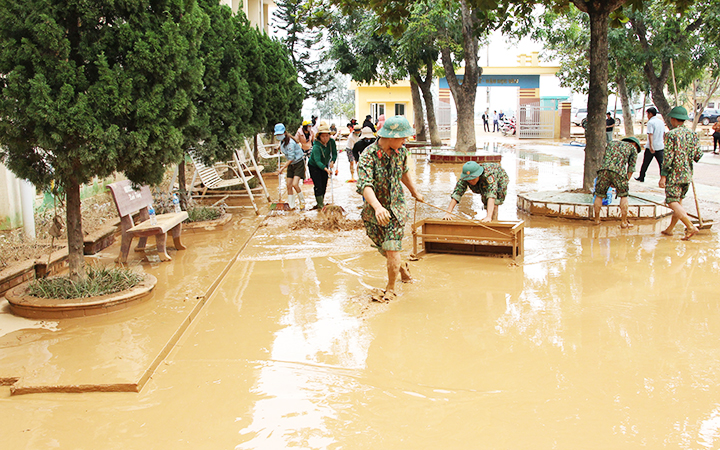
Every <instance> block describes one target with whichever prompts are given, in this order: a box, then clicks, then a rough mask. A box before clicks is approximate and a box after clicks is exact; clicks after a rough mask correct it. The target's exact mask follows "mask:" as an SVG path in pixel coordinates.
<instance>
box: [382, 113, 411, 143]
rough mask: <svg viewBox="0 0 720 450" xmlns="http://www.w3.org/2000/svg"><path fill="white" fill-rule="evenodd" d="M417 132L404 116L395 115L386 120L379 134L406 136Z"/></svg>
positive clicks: (384, 136) (389, 136)
mask: <svg viewBox="0 0 720 450" xmlns="http://www.w3.org/2000/svg"><path fill="white" fill-rule="evenodd" d="M413 134H415V131H414V130H413V128H412V127H411V126H410V122H408V120H407V119H406V118H404V117H403V116H393V117H391V118H389V119H387V120H386V121H385V123H384V124H383V126H382V128H380V131H378V133H377V135H378V136H380V137H383V138H390V139H394V138H406V137H410V136H412V135H413Z"/></svg>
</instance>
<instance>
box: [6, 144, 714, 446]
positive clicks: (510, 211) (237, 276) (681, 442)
mask: <svg viewBox="0 0 720 450" xmlns="http://www.w3.org/2000/svg"><path fill="white" fill-rule="evenodd" d="M556 150H557V152H558V155H559V156H556V157H553V156H552V154H553V149H552V148H547V149H544V148H539V149H535V150H533V149H531V148H524V147H511V146H502V145H495V146H491V147H490V148H489V151H494V152H499V153H502V155H503V166H504V167H505V169H506V170H507V172H508V174H509V176H510V179H511V183H510V189H509V192H508V196H507V199H506V202H505V205H503V206H501V208H500V218H501V219H505V220H516V219H518V218H520V219H525V220H526V234H525V255H524V257H523V258H520V259H518V260H516V261H512V260H510V259H506V258H482V257H474V256H458V255H440V254H431V255H428V256H426V257H423V258H421V259H420V260H419V261H416V262H412V263H411V271H412V274H413V277H414V281H413V282H412V283H409V284H404V285H402V286H400V288H399V294H400V296H399V297H398V299H397V300H396V301H394V302H392V303H389V304H378V303H373V302H371V301H370V294H371V292H372V290H373V289H375V288H378V287H382V286H383V285H384V281H385V277H386V272H385V266H384V259H383V258H382V257H381V256H380V255H379V254H378V253H377V252H376V251H375V250H373V249H372V248H371V247H370V246H369V241H368V239H367V238H366V236H365V232H364V230H363V229H362V228H360V229H350V230H342V231H334V230H326V229H314V228H312V227H299V228H297V229H293V227H292V225H293V224H294V223H296V222H297V221H298V220H303V218H306V219H313V218H315V219H317V217H316V214H317V213H316V212H306V213H298V212H283V213H279V214H273V215H271V216H269V217H267V218H266V219H265V220H264V223H263V225H262V226H260V227H258V228H257V230H256V231H254V234H253V235H252V238H251V239H250V240H249V241H248V242H247V245H245V246H244V247H243V249H242V251H241V252H240V253H239V255H238V256H237V259H236V260H235V262H234V264H232V266H231V267H230V269H229V271H228V272H227V275H226V276H225V277H224V278H223V279H222V281H220V283H219V285H218V287H217V289H216V290H215V292H214V294H213V295H212V297H211V298H209V299H208V301H207V303H206V304H205V306H204V307H203V308H202V310H201V311H200V312H199V314H198V315H197V317H196V318H195V320H194V321H193V322H192V324H191V325H190V327H189V328H188V329H187V331H186V332H185V333H184V334H183V335H182V337H181V338H180V339H179V341H178V342H177V344H176V345H174V346H173V348H172V351H171V352H170V353H169V355H168V356H167V357H166V358H165V359H164V360H163V362H162V363H161V364H160V365H159V367H158V369H157V370H156V371H155V373H154V374H153V376H152V378H151V379H150V380H149V381H148V383H147V385H146V386H145V387H144V388H143V390H142V391H141V392H139V393H118V394H108V393H98V394H33V395H25V396H12V397H11V396H9V390H0V393H2V395H0V412H2V413H3V420H2V421H0V434H1V435H2V436H3V442H4V444H3V447H4V446H5V445H9V446H8V447H7V448H12V449H15V448H51V447H60V448H103V449H116V448H117V449H120V448H122V449H127V448H174V449H178V448H183V449H184V448H187V449H219V448H235V449H283V448H303V449H368V448H378V449H438V448H450V449H477V448H490V449H521V448H532V449H567V450H570V449H572V450H575V449H596V448H597V449H610V448H611V449H637V448H653V449H654V448H681V449H711V448H718V447H719V446H720V403H719V402H718V399H719V398H720V388H719V387H718V383H717V380H718V379H720V352H719V351H718V342H720V300H719V299H720V296H718V295H717V286H718V279H720V241H719V240H718V237H717V233H716V232H715V231H713V232H711V233H704V234H701V235H698V236H697V238H694V239H693V240H692V241H690V242H683V241H680V237H681V235H680V231H679V229H678V235H677V236H676V237H674V238H662V237H660V235H659V231H660V230H661V229H662V228H663V226H665V225H666V224H667V220H668V219H662V220H660V221H657V222H655V221H638V222H637V223H636V227H635V228H633V229H631V230H629V231H627V230H620V228H619V224H615V223H612V222H608V223H607V224H605V223H604V224H603V225H601V226H598V227H593V226H591V225H590V224H589V223H584V222H579V221H567V220H552V219H547V218H529V217H526V216H520V217H518V212H517V210H516V208H515V201H516V196H517V194H518V193H520V192H527V191H529V190H554V189H558V190H563V189H572V188H576V187H577V186H578V185H579V184H580V183H581V181H580V180H581V179H582V151H578V150H577V149H572V148H565V147H563V148H559V149H556ZM344 158H345V155H341V156H340V161H341V173H340V176H339V177H337V178H336V179H335V183H336V184H335V185H334V186H333V188H334V191H333V195H334V201H333V203H334V204H338V205H341V206H342V207H343V208H344V209H345V211H346V214H345V216H344V218H345V219H347V220H351V221H352V220H357V219H358V218H359V209H358V206H360V205H361V203H362V200H361V198H360V197H359V196H358V195H357V194H356V193H355V192H354V189H355V185H354V184H352V183H345V182H344V180H346V179H347V178H348V173H347V160H346V159H344ZM412 170H413V172H414V173H415V175H416V179H417V180H418V184H419V185H420V186H421V190H422V192H423V194H424V195H425V197H426V201H428V202H430V203H432V204H434V205H438V206H441V207H444V206H445V205H446V204H447V202H448V201H449V194H450V192H451V191H452V189H453V187H454V184H455V182H456V180H457V172H458V171H459V166H450V165H431V164H429V163H427V162H425V160H424V159H423V158H416V159H414V166H413V169H412ZM275 188H276V187H275ZM631 189H632V186H631ZM271 192H276V191H273V190H272V188H271ZM305 192H306V194H305V195H306V198H312V195H311V194H312V190H311V187H309V186H306V187H305ZM273 197H274V196H273ZM310 203H311V204H310V205H309V206H312V202H310ZM408 204H409V211H408V215H409V217H410V218H412V217H413V216H417V218H418V219H420V218H425V217H438V215H439V214H441V213H439V212H438V211H434V210H432V209H430V208H428V207H425V206H423V205H420V206H418V208H417V211H415V208H414V203H413V202H412V201H409V202H408ZM459 211H460V213H461V214H463V215H466V216H467V217H472V218H477V219H479V218H482V217H484V211H482V203H481V201H480V198H479V197H477V198H474V197H470V195H469V194H467V195H466V196H465V198H463V201H462V202H461V204H460V206H459ZM408 234H409V233H408ZM408 234H406V239H405V241H404V245H405V248H406V249H410V248H411V240H410V238H409V235H408ZM229 236H230V235H229ZM142 314H144V315H145V318H143V319H141V320H148V318H149V316H150V315H151V314H152V311H144V312H143V313H142ZM31 326H38V325H37V324H34V325H31ZM94 326H100V324H98V323H95V324H94ZM73 327H74V328H75V329H77V324H76V323H74V325H73ZM56 328H58V329H59V331H50V330H47V329H44V330H42V331H43V332H45V333H62V332H63V323H62V322H61V323H60V324H58V325H57V326H56ZM28 332H32V330H29V331H28ZM78 332H79V331H78ZM15 333H18V331H16V332H15ZM148 333H149V334H152V332H151V331H148ZM119 339H122V337H119ZM136 339H137V338H136ZM104 348H107V343H105V344H104ZM45 351H48V350H47V348H46V350H45ZM134 351H142V347H138V348H136V349H135V350H134ZM68 357H72V355H70V356H68ZM122 357H127V358H131V357H133V356H132V355H127V356H123V355H122V354H117V355H113V358H122ZM98 364H100V363H98ZM106 364H107V362H106ZM81 369H82V370H94V369H95V367H92V366H89V367H85V368H78V369H77V370H81Z"/></svg>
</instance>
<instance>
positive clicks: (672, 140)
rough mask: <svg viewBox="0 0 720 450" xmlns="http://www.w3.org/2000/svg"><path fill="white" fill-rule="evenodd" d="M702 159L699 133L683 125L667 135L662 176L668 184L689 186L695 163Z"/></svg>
mask: <svg viewBox="0 0 720 450" xmlns="http://www.w3.org/2000/svg"><path fill="white" fill-rule="evenodd" d="M701 157H702V151H701V150H700V138H699V137H698V135H697V133H695V132H694V131H692V130H689V129H687V128H686V127H685V126H684V125H681V126H679V127H677V128H675V129H673V130H670V131H668V132H667V133H665V155H663V165H662V169H661V170H660V175H662V176H664V177H667V179H666V183H667V184H689V183H690V182H691V181H692V175H693V161H695V162H698V161H700V158H701Z"/></svg>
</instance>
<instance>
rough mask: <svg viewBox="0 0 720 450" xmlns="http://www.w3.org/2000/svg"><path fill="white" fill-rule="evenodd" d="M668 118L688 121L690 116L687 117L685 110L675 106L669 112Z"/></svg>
mask: <svg viewBox="0 0 720 450" xmlns="http://www.w3.org/2000/svg"><path fill="white" fill-rule="evenodd" d="M668 116H670V117H672V118H674V119H677V120H690V116H688V113H687V109H685V108H684V107H682V106H676V107H674V108H673V109H672V111H670V114H668Z"/></svg>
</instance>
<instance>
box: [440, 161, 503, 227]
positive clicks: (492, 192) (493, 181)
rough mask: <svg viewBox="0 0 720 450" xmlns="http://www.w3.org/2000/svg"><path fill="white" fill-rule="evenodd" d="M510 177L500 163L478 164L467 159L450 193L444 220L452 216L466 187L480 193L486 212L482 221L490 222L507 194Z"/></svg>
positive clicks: (496, 215) (496, 214)
mask: <svg viewBox="0 0 720 450" xmlns="http://www.w3.org/2000/svg"><path fill="white" fill-rule="evenodd" d="M509 181H510V179H509V178H508V175H507V172H505V169H503V168H502V167H501V166H500V164H497V163H485V164H478V163H476V162H475V161H468V162H466V163H465V164H463V168H462V173H461V174H460V179H459V180H458V182H457V184H456V185H455V190H453V193H452V194H451V195H450V197H451V199H450V204H449V205H448V207H447V209H446V211H447V213H446V214H445V217H443V219H444V220H450V219H451V218H452V212H453V209H455V206H456V205H457V204H458V203H460V199H461V198H462V196H463V195H464V194H465V191H467V190H468V188H469V189H470V190H471V191H473V192H474V193H476V194H480V196H481V198H482V202H483V205H485V210H486V211H487V214H486V215H485V217H484V218H483V219H482V222H490V221H491V220H497V218H498V208H497V207H498V206H500V205H502V204H503V202H504V201H505V196H506V195H507V187H508V182H509Z"/></svg>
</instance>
